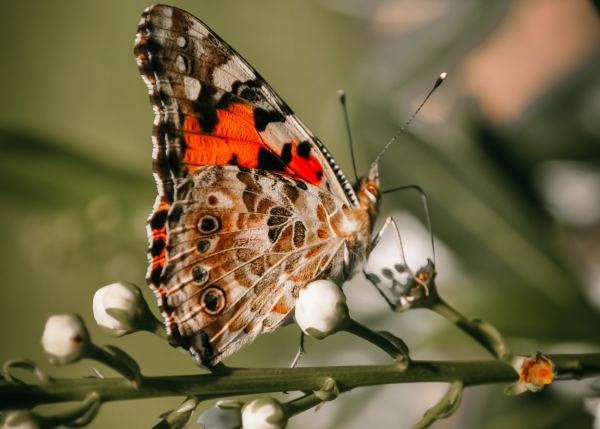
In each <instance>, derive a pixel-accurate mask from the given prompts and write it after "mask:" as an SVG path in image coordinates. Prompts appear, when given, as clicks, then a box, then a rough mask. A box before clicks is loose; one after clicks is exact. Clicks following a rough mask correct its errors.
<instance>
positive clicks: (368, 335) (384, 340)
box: [340, 317, 408, 362]
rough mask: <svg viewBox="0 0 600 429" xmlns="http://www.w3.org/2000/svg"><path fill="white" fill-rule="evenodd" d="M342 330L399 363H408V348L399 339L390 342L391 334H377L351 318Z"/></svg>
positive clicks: (395, 338)
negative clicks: (378, 349)
mask: <svg viewBox="0 0 600 429" xmlns="http://www.w3.org/2000/svg"><path fill="white" fill-rule="evenodd" d="M340 330H341V331H345V332H349V333H351V334H354V335H356V336H357V337H360V338H362V339H363V340H366V341H368V342H370V343H371V344H373V345H375V346H377V347H379V348H380V349H381V350H383V351H384V352H386V353H387V354H388V355H390V356H391V357H392V358H393V359H394V360H395V361H397V362H402V361H404V362H407V361H408V348H407V347H406V345H405V344H404V343H403V342H402V340H400V339H399V338H397V337H394V342H392V341H390V339H389V337H388V336H391V334H388V333H385V334H382V333H379V332H375V331H373V330H371V329H369V328H367V327H366V326H365V325H363V324H361V323H358V322H357V321H356V320H354V319H352V318H350V317H349V318H348V319H346V321H345V323H344V325H343V326H342V328H341V329H340ZM394 343H400V344H394Z"/></svg>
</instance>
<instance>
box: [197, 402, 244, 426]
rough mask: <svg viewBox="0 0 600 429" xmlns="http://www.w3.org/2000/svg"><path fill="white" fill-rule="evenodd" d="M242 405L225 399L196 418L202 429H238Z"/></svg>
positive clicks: (240, 424) (240, 423)
mask: <svg viewBox="0 0 600 429" xmlns="http://www.w3.org/2000/svg"><path fill="white" fill-rule="evenodd" d="M241 408H242V403H241V402H240V401H237V400H231V399H225V400H220V401H217V403H216V404H215V405H213V406H212V407H210V408H209V409H208V410H206V411H204V412H203V413H202V414H201V415H200V417H198V423H199V424H201V425H202V426H204V429H238V428H241V427H242V415H241Z"/></svg>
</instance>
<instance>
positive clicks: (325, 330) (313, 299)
mask: <svg viewBox="0 0 600 429" xmlns="http://www.w3.org/2000/svg"><path fill="white" fill-rule="evenodd" d="M295 318H296V323H298V326H300V329H302V331H304V333H305V334H307V335H310V336H311V337H314V338H317V339H319V340H321V339H323V338H325V337H327V336H328V335H331V334H334V333H335V332H337V331H338V330H339V329H340V328H341V326H342V324H343V323H344V322H345V321H346V319H347V318H348V306H347V305H346V295H344V292H342V290H341V289H340V287H339V286H338V285H337V284H335V283H334V282H332V281H330V280H316V281H314V282H311V283H309V284H308V285H306V287H305V288H304V289H302V290H301V291H300V293H299V296H298V300H297V301H296V311H295Z"/></svg>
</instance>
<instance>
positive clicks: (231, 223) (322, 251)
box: [135, 5, 357, 365]
mask: <svg viewBox="0 0 600 429" xmlns="http://www.w3.org/2000/svg"><path fill="white" fill-rule="evenodd" d="M135 53H136V56H137V60H138V65H139V68H140V72H141V74H142V77H143V78H144V80H145V81H146V83H147V85H148V88H149V92H150V99H151V102H152V104H153V106H154V110H155V114H156V117H155V123H154V133H153V143H154V152H153V158H154V173H155V178H156V181H157V185H158V190H159V195H158V198H157V201H156V204H155V207H154V212H153V213H152V215H151V217H150V220H149V224H148V232H149V237H150V245H151V248H150V268H149V271H148V281H149V284H150V286H151V287H152V288H153V290H154V291H155V293H156V295H157V297H158V300H159V305H160V307H161V310H162V312H163V315H164V317H165V320H166V324H167V330H168V333H169V337H170V340H171V343H172V344H173V345H176V346H182V347H185V348H186V349H189V350H190V351H191V352H192V353H193V354H194V355H196V356H197V358H198V359H199V360H200V361H201V362H202V363H204V364H207V365H213V364H215V363H217V362H219V361H220V360H221V359H223V358H224V357H226V356H227V355H229V354H231V353H233V352H235V351H236V350H237V349H239V348H240V347H241V346H242V345H243V344H245V343H247V342H249V341H252V340H253V339H254V338H255V337H256V336H257V335H258V334H260V333H264V332H270V331H272V330H273V329H275V328H276V327H278V326H279V325H281V323H283V321H284V320H285V318H286V317H288V315H289V313H290V311H291V309H293V307H294V303H295V299H296V297H297V293H298V290H299V289H300V288H301V287H303V286H305V285H306V284H307V283H308V282H309V281H311V280H313V279H316V278H322V277H324V276H326V275H329V274H331V273H332V271H339V269H340V267H341V265H342V263H343V262H342V260H343V256H344V252H343V244H344V240H343V239H342V238H341V237H339V236H337V235H336V234H335V232H334V230H333V229H332V227H331V223H332V221H333V220H334V218H336V217H340V216H343V207H347V206H346V204H347V205H349V206H356V204H357V202H356V196H355V194H354V191H353V190H352V187H351V186H350V184H349V183H348V181H347V180H346V178H345V177H344V175H343V173H342V172H341V170H340V169H339V167H337V165H336V164H335V162H334V161H333V159H332V157H331V155H329V153H328V152H327V150H326V149H325V147H324V146H323V145H322V144H321V142H320V141H319V140H318V139H317V138H316V137H315V136H314V135H313V134H312V133H311V132H310V131H309V130H308V129H307V128H306V127H305V126H304V124H302V122H301V121H300V120H299V119H298V118H297V117H296V116H295V115H294V114H293V113H292V111H291V110H290V109H289V107H288V106H287V105H286V104H285V103H284V102H283V101H282V100H281V99H280V98H279V96H277V95H276V94H275V92H274V91H273V90H272V89H271V88H270V87H269V86H268V85H267V84H266V83H265V82H264V80H263V79H262V78H261V77H260V76H259V75H258V73H256V72H255V71H254V70H253V69H252V67H250V66H249V65H248V64H247V63H246V62H245V61H244V60H243V59H242V58H241V57H240V56H239V55H238V54H237V53H235V51H233V49H232V48H231V47H229V46H228V45H227V44H226V43H225V42H223V41H222V40H221V39H220V38H219V37H218V36H217V35H216V34H214V33H213V32H212V31H211V30H210V29H209V28H208V27H206V26H205V25H204V24H203V23H202V22H200V21H199V20H198V19H196V18H195V17H193V16H192V15H190V14H188V13H187V12H185V11H182V10H180V9H177V8H174V7H169V6H162V5H156V6H151V7H150V8H148V9H147V10H146V11H145V12H144V14H143V15H142V19H141V22H140V25H139V29H138V34H137V37H136V46H135ZM338 221H340V220H339V219H338Z"/></svg>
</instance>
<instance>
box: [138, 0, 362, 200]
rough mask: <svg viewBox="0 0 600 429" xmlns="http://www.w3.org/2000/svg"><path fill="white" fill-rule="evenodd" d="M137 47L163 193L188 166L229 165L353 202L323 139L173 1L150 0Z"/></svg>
mask: <svg viewBox="0 0 600 429" xmlns="http://www.w3.org/2000/svg"><path fill="white" fill-rule="evenodd" d="M135 53H136V56H137V59H138V65H139V68H140V72H141V74H142V76H143V78H144V79H145V81H146V83H147V85H148V88H149V91H150V99H151V102H152V104H153V105H154V109H155V111H156V120H155V126H154V139H155V160H156V161H155V171H156V172H157V174H158V176H159V179H160V183H159V187H161V188H162V189H161V191H163V192H164V193H165V194H166V196H167V198H168V197H171V199H172V196H173V195H174V193H173V189H172V186H173V182H174V183H175V184H176V183H177V181H178V180H180V179H182V178H185V177H186V175H187V173H188V172H190V171H193V170H195V169H196V168H198V167H199V166H205V165H228V164H229V165H239V166H241V167H247V168H257V169H262V170H268V171H276V172H281V173H282V174H284V175H287V176H290V177H295V178H297V179H299V180H303V181H306V182H308V183H310V184H312V185H315V186H317V187H319V188H321V189H323V190H325V191H327V192H330V193H333V194H334V195H337V196H339V197H340V198H342V199H344V200H348V202H349V203H350V204H352V205H355V203H356V197H355V195H354V191H353V189H352V186H351V185H350V184H349V183H348V180H347V179H346V178H345V177H344V175H343V173H342V172H341V170H340V169H339V167H338V166H337V165H336V164H335V162H334V160H333V158H332V157H331V155H330V154H329V152H328V151H327V149H325V147H324V146H323V144H322V143H321V142H320V141H319V140H318V139H317V138H316V137H315V136H314V135H313V134H312V133H311V132H310V131H309V130H308V128H306V126H305V125H304V124H303V123H302V122H301V121H300V120H299V119H298V118H297V117H296V116H295V115H294V113H293V112H292V110H291V109H290V108H289V107H288V106H287V105H286V104H285V103H284V102H283V100H281V98H280V97H279V96H278V95H277V94H276V93H275V91H273V89H271V87H270V86H269V85H268V84H267V83H266V82H265V81H264V80H263V79H262V78H261V77H260V75H259V74H258V73H257V72H256V71H255V70H254V69H253V68H252V67H251V66H250V65H249V64H248V63H247V62H246V61H245V60H244V59H243V58H242V57H241V56H239V55H238V54H237V53H236V52H235V51H234V50H233V49H232V48H231V47H230V46H229V45H227V44H226V43H225V42H224V41H223V40H221V38H219V36H217V35H216V34H215V33H213V32H212V31H211V30H210V29H209V28H208V27H207V26H206V25H204V24H203V23H202V22H201V21H200V20H198V19H197V18H195V17H194V16H192V15H190V14H189V13H187V12H185V11H183V10H181V9H178V8H175V7H170V6H164V5H155V6H151V7H149V8H148V9H146V10H145V11H144V13H143V15H142V19H141V21H140V25H139V28H138V33H137V38H136V45H135ZM169 173H170V174H169ZM169 175H170V176H171V178H169V177H168V176H169Z"/></svg>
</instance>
